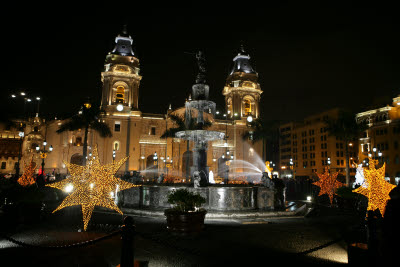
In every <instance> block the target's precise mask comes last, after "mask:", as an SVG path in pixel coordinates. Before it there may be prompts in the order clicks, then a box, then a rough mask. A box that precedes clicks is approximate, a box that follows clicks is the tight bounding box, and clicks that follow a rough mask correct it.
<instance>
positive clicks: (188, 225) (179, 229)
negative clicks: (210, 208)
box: [164, 209, 207, 234]
mask: <svg viewBox="0 0 400 267" xmlns="http://www.w3.org/2000/svg"><path fill="white" fill-rule="evenodd" d="M206 213H207V211H206V210H199V211H194V212H181V211H176V210H174V209H166V210H165V211H164V215H165V216H166V217H167V229H168V231H170V232H173V233H179V234H192V233H199V232H201V231H202V230H203V228H204V218H205V216H206Z"/></svg>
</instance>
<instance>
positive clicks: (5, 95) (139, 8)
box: [0, 1, 400, 121]
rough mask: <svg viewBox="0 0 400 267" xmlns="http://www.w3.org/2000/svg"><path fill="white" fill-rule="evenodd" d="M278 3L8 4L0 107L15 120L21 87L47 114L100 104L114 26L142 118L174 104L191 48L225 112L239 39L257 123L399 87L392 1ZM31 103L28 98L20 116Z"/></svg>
mask: <svg viewBox="0 0 400 267" xmlns="http://www.w3.org/2000/svg"><path fill="white" fill-rule="evenodd" d="M276 2H277V3H274V4H267V5H265V6H263V7H261V6H257V5H256V4H255V3H256V2H254V3H252V4H251V3H250V2H243V4H242V5H237V4H236V3H235V4H234V2H230V4H229V5H226V6H225V7H224V8H218V9H217V8H216V7H212V6H202V4H201V3H200V2H199V4H198V5H199V7H196V6H188V7H184V6H175V7H174V6H171V5H168V6H159V5H158V4H156V3H155V2H154V3H153V7H151V6H144V5H139V4H136V3H135V2H121V1H120V2H109V3H110V4H109V5H108V6H98V5H96V6H93V7H90V8H86V7H80V6H72V5H71V6H62V5H61V4H59V6H54V7H49V6H43V7H41V6H38V5H37V4H36V3H35V4H30V5H24V4H22V3H18V6H17V4H15V5H14V6H12V7H10V8H9V9H8V14H11V16H2V18H1V26H2V31H1V34H2V47H3V49H2V59H3V64H2V67H3V68H2V69H3V71H2V82H1V84H0V86H1V99H3V101H2V105H1V107H0V109H1V110H0V111H1V113H2V114H3V116H4V114H11V115H6V116H9V117H10V116H18V115H22V111H23V101H22V100H20V101H17V100H12V99H11V97H10V95H11V93H13V92H19V91H21V90H23V91H25V92H27V93H28V94H29V95H30V96H32V97H35V96H37V95H38V96H41V97H42V101H41V105H40V111H41V113H42V114H46V115H47V116H55V115H57V116H59V117H60V116H66V115H68V114H70V113H72V112H76V111H77V109H78V107H79V105H80V104H81V103H82V101H83V100H84V99H85V98H86V97H91V98H92V99H93V100H94V101H99V99H100V94H101V78H100V77H101V76H100V73H101V71H102V70H103V63H104V60H105V56H106V54H107V53H108V52H109V51H111V50H112V49H113V47H114V39H115V37H116V35H118V34H119V33H120V32H121V30H122V27H123V25H124V24H127V25H128V32H129V34H130V35H131V36H132V38H133V40H134V44H133V45H134V48H135V52H136V55H137V57H138V58H139V60H140V64H141V75H142V76H143V79H142V82H141V86H140V91H139V94H140V99H139V107H140V109H141V111H142V112H145V113H165V112H166V110H167V108H168V105H169V104H170V103H171V104H172V107H173V108H177V107H180V106H182V105H183V104H184V101H185V98H187V97H188V95H189V93H190V89H191V86H192V84H193V83H194V80H195V75H196V62H195V59H194V56H193V55H191V54H189V53H194V52H196V51H198V50H202V51H204V52H205V56H206V59H207V70H208V76H207V82H208V84H209V85H210V98H211V99H212V100H214V101H215V102H217V109H219V110H223V109H224V99H223V96H222V94H221V92H222V89H223V86H224V83H225V79H226V77H227V75H228V73H229V71H230V69H231V67H232V59H233V57H234V56H235V55H236V53H237V49H238V48H239V46H240V43H241V42H243V44H244V47H245V49H246V51H247V52H249V53H250V56H251V58H252V62H253V66H254V67H255V69H256V71H257V72H258V74H259V82H260V85H261V88H262V90H263V91H264V93H263V94H262V101H261V108H262V113H263V116H264V117H265V118H266V119H277V120H282V121H288V120H297V119H301V118H303V117H304V116H307V115H311V114H315V113H318V112H320V111H324V110H327V109H329V108H333V107H344V108H351V109H353V111H363V110H365V109H366V108H370V107H374V106H384V105H386V104H389V103H390V101H391V98H392V97H394V96H396V95H397V94H400V62H399V59H400V52H399V50H400V45H399V41H400V38H399V33H400V27H399V26H400V22H399V19H398V14H397V13H398V12H397V9H396V8H395V7H394V6H376V3H375V5H374V4H365V3H363V4H352V5H351V4H349V3H350V1H345V2H343V3H341V2H340V1H339V2H338V1H335V2H334V3H332V4H330V5H322V4H321V3H319V2H317V1H313V2H306V1H293V2H290V1H276ZM278 2H279V3H278ZM297 2H298V3H299V4H296V3H297ZM321 2H325V1H321ZM117 3H119V4H121V6H117ZM128 3H131V4H130V5H128ZM188 3H189V2H188ZM300 3H301V5H300ZM305 3H308V4H305ZM360 3H362V2H360ZM46 8H50V9H46ZM10 18H11V19H10ZM36 107H37V106H36V104H30V106H28V107H27V112H29V111H31V112H32V111H33V109H34V108H36Z"/></svg>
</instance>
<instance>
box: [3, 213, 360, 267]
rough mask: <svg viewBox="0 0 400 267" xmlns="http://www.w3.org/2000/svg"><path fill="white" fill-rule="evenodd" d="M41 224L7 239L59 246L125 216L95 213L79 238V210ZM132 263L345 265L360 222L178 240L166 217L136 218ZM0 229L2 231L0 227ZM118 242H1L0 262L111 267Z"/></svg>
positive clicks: (244, 228)
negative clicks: (350, 234)
mask: <svg viewBox="0 0 400 267" xmlns="http://www.w3.org/2000/svg"><path fill="white" fill-rule="evenodd" d="M52 216H53V217H51V218H47V219H45V220H44V221H43V222H41V223H37V224H32V225H29V226H24V227H19V228H16V229H14V230H15V231H14V232H13V234H12V237H13V238H15V239H17V240H20V241H23V242H26V243H30V244H42V245H60V244H71V243H76V242H82V241H85V240H90V239H93V238H96V237H99V236H104V235H105V234H107V233H110V232H111V231H113V230H115V229H117V228H118V227H119V225H120V224H121V222H122V218H123V217H122V216H121V215H119V214H116V213H103V212H97V213H95V214H94V215H93V218H92V221H91V222H92V224H91V226H89V229H88V232H79V229H80V227H81V222H80V219H81V215H79V212H76V211H75V212H64V213H59V214H57V215H55V214H53V215H52ZM134 219H135V225H136V230H137V231H138V232H139V233H141V235H137V236H136V238H135V259H136V260H139V261H142V262H147V266H260V265H261V266H263V265H269V264H272V263H273V262H276V261H278V262H280V263H282V264H284V266H286V265H288V264H300V263H307V265H317V264H318V265H319V264H327V265H334V266H338V265H343V264H346V263H347V250H346V249H347V247H346V243H345V242H344V241H343V240H341V241H339V242H336V243H334V244H331V245H329V246H327V247H323V248H322V249H319V250H316V251H311V252H310V253H307V254H305V255H302V254H299V253H301V252H304V251H309V250H310V249H313V248H316V247H319V246H321V245H324V244H326V243H329V242H330V241H332V240H340V239H341V238H342V237H343V235H345V234H346V231H348V230H349V228H350V227H351V226H354V225H355V224H357V220H358V219H357V218H355V217H354V216H351V214H343V213H341V212H338V211H337V210H335V211H334V212H333V213H332V211H331V210H328V211H324V212H319V213H318V214H314V215H313V216H309V217H303V216H284V217H265V218H251V219H249V218H238V219H215V218H214V219H213V218H208V219H206V222H205V223H206V225H205V226H206V227H205V229H204V231H203V232H202V233H201V234H199V235H197V236H190V237H181V236H177V235H173V234H170V233H168V232H167V230H166V223H165V219H164V218H163V217H143V216H142V217H137V216H135V217H134ZM3 229H4V228H3ZM120 243H121V240H120V237H119V236H114V237H113V238H111V239H108V240H104V241H101V242H99V243H97V244H95V245H90V246H88V247H83V248H68V249H32V248H23V247H19V246H17V245H15V244H13V243H11V242H9V241H6V240H4V239H0V257H1V258H2V261H3V262H4V261H6V260H10V261H11V262H13V264H12V265H13V266H61V267H62V266H116V265H118V264H119V257H120Z"/></svg>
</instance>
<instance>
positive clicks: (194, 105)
mask: <svg viewBox="0 0 400 267" xmlns="http://www.w3.org/2000/svg"><path fill="white" fill-rule="evenodd" d="M196 59H197V64H198V69H199V70H198V74H197V77H196V83H195V84H194V85H193V86H192V99H190V100H189V101H187V102H186V104H185V124H186V128H189V125H190V124H191V123H192V120H195V122H196V123H197V125H198V128H199V129H198V130H186V131H180V132H177V133H176V134H175V137H176V138H179V139H183V140H190V141H192V142H194V148H193V166H191V167H190V174H191V176H192V177H193V184H194V186H195V187H198V186H207V185H208V183H209V179H208V173H209V169H208V167H207V148H208V142H210V141H214V140H222V139H224V137H225V134H224V133H223V132H217V131H208V130H203V129H201V128H202V125H203V124H204V113H210V114H212V116H213V117H214V116H215V106H216V105H215V102H213V101H210V100H209V99H208V96H209V90H210V87H209V86H208V85H207V84H206V67H205V58H204V54H203V53H202V52H201V51H199V52H198V53H197V54H196ZM196 114H197V117H194V115H196Z"/></svg>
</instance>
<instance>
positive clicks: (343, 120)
mask: <svg viewBox="0 0 400 267" xmlns="http://www.w3.org/2000/svg"><path fill="white" fill-rule="evenodd" d="M324 121H325V123H326V124H327V128H328V129H327V130H328V132H329V135H332V136H335V137H337V138H340V139H341V140H343V141H344V145H345V157H346V186H349V185H350V154H349V143H351V142H352V141H355V140H357V138H359V137H360V135H361V133H362V132H363V131H365V130H366V129H367V128H368V126H367V125H366V124H365V123H357V122H356V119H355V115H354V114H353V113H352V112H349V111H345V110H341V111H339V114H338V117H337V118H336V119H333V118H329V117H328V118H326V119H324Z"/></svg>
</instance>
